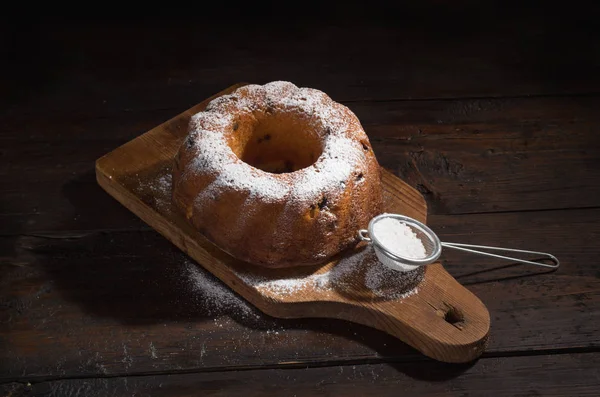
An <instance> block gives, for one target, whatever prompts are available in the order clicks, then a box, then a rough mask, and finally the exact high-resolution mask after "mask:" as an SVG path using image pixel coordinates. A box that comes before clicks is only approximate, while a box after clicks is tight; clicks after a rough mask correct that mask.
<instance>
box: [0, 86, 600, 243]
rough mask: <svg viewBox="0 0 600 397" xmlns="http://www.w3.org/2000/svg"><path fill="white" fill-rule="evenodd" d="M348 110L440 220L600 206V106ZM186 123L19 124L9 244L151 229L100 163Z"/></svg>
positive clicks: (6, 167)
mask: <svg viewBox="0 0 600 397" xmlns="http://www.w3.org/2000/svg"><path fill="white" fill-rule="evenodd" d="M348 105H349V106H350V108H351V109H352V110H353V111H355V112H356V113H357V115H358V116H359V117H360V119H361V122H362V123H363V125H364V126H365V129H366V130H367V132H368V133H369V136H370V138H371V141H372V142H373V147H374V150H375V152H376V154H377V157H378V160H379V161H380V163H381V164H382V165H384V166H385V167H387V168H389V169H391V170H392V171H394V172H395V173H397V175H399V176H400V177H402V178H404V179H405V180H406V181H407V182H408V183H409V184H411V185H412V186H413V187H416V188H418V189H420V190H421V191H422V192H423V193H424V195H425V197H426V199H427V201H428V205H429V211H430V213H432V214H445V213H450V214H454V213H465V212H496V211H517V210H518V211H521V210H529V209H560V208H585V207H597V206H599V205H600V199H599V197H600V190H599V189H600V142H599V140H600V135H599V134H596V133H595V131H596V130H597V129H598V128H600V113H598V112H597V111H596V109H598V108H600V99H599V98H598V97H578V98H572V97H565V98H556V97H554V98H518V99H510V98H509V99H506V98H503V99H490V100H454V101H418V102H381V103H380V102H368V103H349V104H348ZM182 110H184V109H181V110H178V111H177V112H179V111H182ZM177 112H176V111H174V110H173V111H172V110H163V111H160V112H156V113H154V112H132V113H127V114H121V115H118V116H114V117H110V118H100V119H98V118H83V119H76V120H71V119H68V118H65V117H64V116H61V117H57V118H55V119H53V120H52V122H51V123H47V122H45V121H44V122H42V121H37V122H36V121H35V120H33V121H27V122H26V121H23V122H22V124H21V125H11V126H10V128H9V129H8V130H7V137H6V140H5V141H4V142H5V143H6V146H4V147H1V148H0V151H2V152H3V158H4V159H5V162H4V163H2V164H0V175H2V180H1V181H0V189H2V195H0V219H1V220H2V222H0V233H2V234H7V233H18V232H22V233H32V232H33V233H35V232H47V231H58V230H98V229H123V228H136V229H138V228H143V227H144V225H143V224H142V223H141V222H139V221H137V220H136V219H135V217H133V216H132V215H131V214H130V213H129V212H128V211H125V210H123V209H122V208H121V207H120V206H119V205H116V203H114V201H113V200H112V199H110V198H109V197H106V196H105V195H102V194H101V190H100V188H99V187H98V186H97V185H96V182H95V176H94V174H93V171H92V169H93V160H94V159H95V158H97V157H99V156H101V155H102V154H104V153H106V152H108V151H110V150H112V149H114V148H115V147H118V146H120V145H121V144H123V143H125V142H126V141H128V140H130V139H132V138H134V137H135V136H137V135H140V134H141V133H143V132H144V131H147V130H148V129H149V128H152V127H153V126H155V125H157V124H160V123H161V122H163V121H165V120H167V119H169V118H171V117H173V116H174V115H175V114H177ZM438 121H439V122H438ZM82 142H86V143H85V144H82ZM90 200H94V206H93V207H92V206H90V205H89V204H88V203H89V201H90Z"/></svg>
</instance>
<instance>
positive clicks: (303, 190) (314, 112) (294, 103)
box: [186, 81, 366, 202]
mask: <svg viewBox="0 0 600 397" xmlns="http://www.w3.org/2000/svg"><path fill="white" fill-rule="evenodd" d="M265 104H266V106H271V107H272V108H276V109H279V110H280V111H283V112H294V114H297V115H298V117H301V118H303V119H304V120H305V122H306V123H307V124H309V125H313V126H315V127H316V128H315V131H318V133H319V135H320V136H319V139H320V140H321V141H322V142H323V153H322V154H321V156H320V157H319V159H317V161H316V163H315V164H314V165H313V166H310V167H307V168H305V169H302V170H299V171H296V172H293V173H289V174H271V173H268V172H264V171H262V170H259V169H256V168H254V167H251V166H249V165H248V164H246V163H244V162H243V161H241V160H240V159H238V158H237V156H236V155H235V154H234V153H233V151H232V150H231V148H230V146H229V145H228V143H227V140H226V137H225V134H224V133H223V131H224V130H225V129H228V128H231V127H232V125H233V122H234V121H233V119H234V117H233V116H232V115H234V114H242V113H248V112H253V113H254V112H264V111H265V109H262V108H261V106H265ZM345 110H346V108H345V107H344V106H343V105H340V104H337V103H335V102H333V101H332V100H331V99H330V98H329V97H328V96H327V95H326V94H325V93H323V92H321V91H318V90H315V89H310V88H298V87H296V86H295V85H293V84H292V83H289V82H283V81H276V82H272V83H268V84H265V85H264V86H259V85H250V86H245V87H242V88H239V89H238V90H236V91H235V92H234V93H233V94H230V95H223V96H221V97H219V98H216V99H215V100H213V101H211V102H210V104H209V105H208V106H207V108H206V110H205V111H204V112H200V113H198V114H196V115H194V116H193V117H192V120H191V122H190V130H191V133H190V135H189V137H188V140H189V141H190V143H191V144H192V145H193V146H194V147H195V148H196V150H197V153H196V155H195V157H194V160H193V162H192V164H191V167H190V170H189V172H188V173H187V175H186V177H187V178H192V179H193V178H194V174H195V173H196V172H199V171H200V170H201V171H202V172H203V173H212V174H214V175H217V180H216V181H215V182H214V186H212V188H213V190H212V191H211V192H209V193H207V194H206V195H205V196H203V197H199V198H198V200H200V201H202V200H207V199H211V200H212V199H214V198H215V197H218V196H219V194H220V193H221V192H224V191H227V190H228V189H234V190H236V191H244V192H247V193H248V195H249V196H251V197H260V198H261V200H264V201H265V202H278V201H280V200H281V199H283V198H286V199H287V200H291V201H296V202H313V201H315V200H318V199H319V197H320V196H321V195H322V194H323V192H324V191H330V190H331V189H332V188H333V189H335V190H336V191H338V192H339V191H341V190H342V189H343V185H342V184H341V183H340V182H341V181H345V180H347V179H348V178H349V177H350V175H351V173H352V172H353V171H354V170H355V169H356V168H357V165H358V168H360V170H359V172H360V171H363V170H364V168H365V162H366V155H365V153H364V151H363V150H362V148H361V147H360V144H359V143H358V142H357V141H356V137H355V136H354V135H356V131H355V130H356V128H355V127H356V126H357V124H359V123H358V120H357V119H356V117H355V116H354V115H353V114H352V113H351V112H348V111H345ZM350 130H352V131H353V132H352V133H350ZM358 131H361V132H362V129H358ZM362 133H363V134H364V132H362ZM200 137H201V139H200ZM290 186H294V189H292V191H291V192H290ZM331 199H333V197H332V198H331Z"/></svg>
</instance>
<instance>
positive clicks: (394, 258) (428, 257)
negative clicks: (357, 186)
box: [358, 214, 560, 272]
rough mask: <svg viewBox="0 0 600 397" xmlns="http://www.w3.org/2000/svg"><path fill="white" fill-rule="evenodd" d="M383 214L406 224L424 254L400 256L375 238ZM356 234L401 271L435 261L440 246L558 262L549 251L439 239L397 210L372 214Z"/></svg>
mask: <svg viewBox="0 0 600 397" xmlns="http://www.w3.org/2000/svg"><path fill="white" fill-rule="evenodd" d="M385 218H393V219H396V220H398V221H400V222H401V223H404V224H405V225H406V226H408V227H409V228H410V229H411V230H412V231H413V232H414V233H415V234H416V236H417V237H418V238H419V239H420V240H421V242H422V243H423V247H424V248H425V256H424V257H422V258H411V257H406V256H400V255H398V254H397V253H395V252H393V250H391V249H390V247H386V246H385V244H383V243H382V242H381V240H380V239H378V238H377V234H376V233H374V226H375V224H376V223H377V222H379V221H381V220H382V219H385ZM358 237H359V238H360V239H361V240H363V241H366V242H368V243H370V244H373V248H374V250H375V254H376V255H377V258H378V259H379V261H380V262H381V263H383V264H384V265H385V266H387V267H389V268H390V269H393V270H398V271H401V272H407V271H411V270H414V269H416V268H417V267H419V266H424V265H429V264H431V263H433V262H435V261H436V260H437V259H438V258H439V257H440V255H441V253H442V247H444V248H452V249H456V250H460V251H465V252H470V253H473V254H477V255H483V256H491V257H494V258H499V259H504V260H510V261H513V262H519V263H526V264H529V265H536V266H542V267H549V268H553V269H556V268H558V267H559V266H560V262H559V261H558V259H557V258H556V257H555V256H554V255H551V254H549V253H547V252H538V251H527V250H520V249H515V248H502V247H490V246H487V245H473V244H460V243H448V242H442V241H440V239H439V237H438V236H437V235H436V234H435V233H434V232H433V231H432V230H431V229H430V228H429V227H427V226H426V225H425V224H423V223H421V222H419V221H417V220H416V219H413V218H410V217H408V216H404V215H399V214H381V215H378V216H376V217H375V218H373V219H371V221H370V222H369V226H368V229H361V230H359V231H358ZM485 250H487V251H501V252H515V253H520V254H531V255H537V256H539V259H538V260H542V259H548V260H550V261H552V262H553V264H547V263H542V262H534V261H530V260H526V259H521V258H515V257H511V256H505V255H499V254H494V253H491V252H486V251H485Z"/></svg>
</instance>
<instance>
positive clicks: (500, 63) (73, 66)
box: [2, 1, 600, 116]
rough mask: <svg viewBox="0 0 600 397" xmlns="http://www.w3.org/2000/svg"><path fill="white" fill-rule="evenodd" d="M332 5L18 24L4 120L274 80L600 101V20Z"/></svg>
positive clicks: (192, 98)
mask: <svg viewBox="0 0 600 397" xmlns="http://www.w3.org/2000/svg"><path fill="white" fill-rule="evenodd" d="M336 3H337V4H336V5H329V6H325V5H322V6H321V7H320V8H319V11H321V12H322V11H323V8H326V7H327V8H328V9H329V10H330V14H329V15H327V16H321V17H320V18H319V17H316V16H315V15H314V14H313V13H312V12H311V13H310V15H307V16H306V17H303V18H300V19H298V20H295V21H294V20H292V19H293V17H290V16H289V15H287V16H286V17H285V18H275V17H272V16H271V13H272V10H271V9H269V10H266V12H264V13H256V12H253V13H252V14H258V15H256V16H255V17H252V18H249V17H242V15H243V14H239V15H237V16H233V15H229V17H228V22H229V23H228V24H227V25H226V26H223V25H222V24H221V23H217V21H220V20H221V19H222V17H223V15H225V14H227V13H231V10H229V9H222V10H221V12H216V13H215V14H211V13H210V12H207V11H206V10H204V9H203V12H201V13H195V14H194V17H193V19H192V20H187V21H185V18H184V20H182V16H181V15H179V16H177V18H170V19H169V18H166V17H165V16H161V18H158V19H146V20H141V21H140V20H138V21H132V20H127V19H121V20H118V19H117V20H112V21H97V20H92V21H86V22H82V21H81V20H76V21H68V20H67V21H65V20H64V19H51V18H47V19H46V20H42V21H39V20H36V19H31V20H28V21H22V23H21V24H15V25H14V30H12V31H10V30H9V31H8V32H7V34H5V35H3V39H5V40H7V44H8V45H7V48H8V55H7V62H4V63H3V65H2V68H3V69H2V70H4V75H6V76H11V81H10V82H7V88H8V90H7V92H8V95H6V96H5V97H6V102H7V105H8V107H6V108H5V107H3V110H4V111H6V110H10V111H12V112H21V111H23V112H26V113H28V114H30V115H36V114H38V115H40V114H52V113H57V112H62V113H63V114H71V115H73V116H77V115H81V114H93V115H103V116H106V115H107V114H110V113H111V112H115V111H117V112H121V111H130V110H149V109H161V108H165V107H169V106H174V105H175V106H180V107H181V108H182V109H187V108H188V107H190V106H192V105H194V104H195V103H197V102H198V101H199V100H200V99H203V98H205V97H207V96H208V95H210V94H212V93H213V92H216V91H218V90H219V89H220V88H222V87H225V86H228V85H230V84H232V83H233V82H236V81H253V82H258V83H266V82H268V81H271V80H275V79H283V80H290V81H292V82H295V83H297V84H299V85H302V86H308V87H315V88H320V89H322V90H324V91H325V92H327V93H329V94H331V95H332V96H333V97H334V98H335V99H336V100H338V101H344V100H353V101H356V100H365V99H374V100H390V99H423V98H456V97H483V96H491V97H498V96H515V95H523V96H527V95H539V94H567V93H571V94H573V93H589V92H598V91H599V90H600V80H599V78H598V73H597V72H598V66H599V64H600V60H599V59H598V56H597V54H598V52H597V42H598V37H599V36H598V32H597V31H596V29H591V28H590V27H594V26H595V23H596V20H595V19H594V18H593V17H592V16H593V15H594V13H593V12H592V11H589V12H588V13H582V12H579V13H577V12H574V10H571V12H569V11H568V10H566V9H565V7H560V8H554V9H552V7H546V8H545V9H544V12H543V13H540V12H539V9H537V8H536V7H525V6H523V7H519V8H518V9H512V7H503V6H501V5H500V4H495V3H494V4H491V3H486V4H485V5H484V4H476V3H472V2H468V3H465V4H461V5H457V4H454V5H453V6H452V7H451V6H449V5H445V4H440V3H439V2H431V1H426V2H422V3H421V2H420V3H419V4H418V5H406V4H404V3H402V4H395V3H394V6H391V7H389V6H388V7H384V8H383V9H381V8H380V7H379V6H378V7H373V8H376V10H375V9H372V10H371V16H372V17H374V19H373V18H371V20H368V19H367V18H365V13H367V12H368V11H367V10H366V8H368V7H352V6H350V5H348V4H347V2H344V3H340V2H336ZM254 7H256V5H255V6H254ZM254 7H253V8H254ZM385 8H391V10H389V11H388V12H386V11H385ZM432 10H437V12H432ZM254 11H256V10H254ZM200 14H201V15H200ZM211 15H212V16H211ZM345 15H347V16H345ZM492 16H493V17H492ZM249 21H252V22H251V23H250V22H249ZM9 26H10V25H9ZM474 33H476V34H474ZM207 37H210V40H208V39H207ZM415 38H418V39H415ZM10 39H13V40H10ZM557 54H560V55H557ZM40 59H43V60H44V63H43V67H40V62H39V60H40ZM241 60H243V62H241ZM124 64H126V65H127V67H122V65H124Z"/></svg>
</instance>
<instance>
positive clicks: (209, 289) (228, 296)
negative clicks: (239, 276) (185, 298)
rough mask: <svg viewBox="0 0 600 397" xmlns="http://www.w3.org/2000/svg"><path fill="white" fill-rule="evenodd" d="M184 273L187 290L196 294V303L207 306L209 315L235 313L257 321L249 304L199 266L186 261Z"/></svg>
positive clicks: (257, 315) (255, 312)
mask: <svg viewBox="0 0 600 397" xmlns="http://www.w3.org/2000/svg"><path fill="white" fill-rule="evenodd" d="M184 271H185V275H186V279H187V284H188V286H189V289H190V290H191V292H193V293H195V294H196V299H197V301H199V302H203V303H204V304H205V305H206V306H207V307H206V309H207V311H208V312H209V314H211V315H224V314H226V313H235V314H238V315H241V316H242V317H244V318H254V319H257V318H259V317H260V316H259V314H258V313H257V311H256V309H254V307H252V306H251V305H250V303H248V302H246V301H245V300H244V299H243V298H241V297H240V296H238V295H237V294H236V293H235V292H233V291H232V290H231V289H230V288H229V287H228V286H226V285H224V284H223V283H222V282H221V281H220V280H218V279H217V278H216V277H215V276H213V275H212V274H210V273H208V271H206V270H204V269H203V268H202V267H200V265H198V264H196V263H194V262H193V261H191V260H189V259H186V261H185V262H184Z"/></svg>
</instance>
